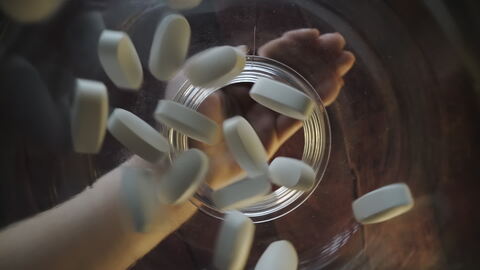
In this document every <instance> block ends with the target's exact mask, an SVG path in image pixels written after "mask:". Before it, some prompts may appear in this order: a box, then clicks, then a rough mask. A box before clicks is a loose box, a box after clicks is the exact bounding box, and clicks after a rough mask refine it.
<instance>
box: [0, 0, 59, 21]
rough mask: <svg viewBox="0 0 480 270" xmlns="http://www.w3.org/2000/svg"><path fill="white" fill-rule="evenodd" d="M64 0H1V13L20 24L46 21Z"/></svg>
mask: <svg viewBox="0 0 480 270" xmlns="http://www.w3.org/2000/svg"><path fill="white" fill-rule="evenodd" d="M64 1H65V0H2V1H0V6H1V7H2V10H3V12H5V14H7V15H8V16H9V17H11V18H12V19H14V20H16V21H17V22H21V23H34V22H39V21H42V20H45V19H47V18H48V17H50V16H51V15H52V14H53V13H55V12H56V11H57V10H58V9H59V8H60V6H61V5H62V4H63V2H64Z"/></svg>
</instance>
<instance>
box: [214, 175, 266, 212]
mask: <svg viewBox="0 0 480 270" xmlns="http://www.w3.org/2000/svg"><path fill="white" fill-rule="evenodd" d="M271 191H272V187H271V185H270V182H269V181H268V175H267V174H261V175H257V176H253V177H248V176H247V177H246V178H244V179H241V180H238V181H236V182H234V183H232V184H230V185H228V186H226V187H223V188H221V189H218V190H216V191H214V192H213V193H212V201H213V203H214V205H215V206H216V207H218V208H220V209H222V210H230V209H240V208H245V207H248V206H251V205H253V204H255V203H257V202H259V201H261V200H262V199H263V198H264V197H265V195H267V194H268V193H270V192H271Z"/></svg>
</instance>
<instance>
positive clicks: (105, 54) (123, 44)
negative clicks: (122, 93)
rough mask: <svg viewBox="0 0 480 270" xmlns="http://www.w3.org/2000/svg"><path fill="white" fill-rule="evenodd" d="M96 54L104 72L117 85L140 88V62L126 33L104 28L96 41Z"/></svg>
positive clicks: (141, 76)
mask: <svg viewBox="0 0 480 270" xmlns="http://www.w3.org/2000/svg"><path fill="white" fill-rule="evenodd" d="M98 55H99V58H100V63H101V64H102V67H103V69H104V71H105V73H106V74H107V75H108V77H109V78H110V80H112V82H113V83H114V84H115V85H116V86H117V87H119V88H124V89H132V90H138V89H139V88H140V86H141V85H142V82H143V69H142V64H141V63H140V59H139V58H138V54H137V50H136V49H135V46H134V45H133V43H132V41H131V40H130V37H129V36H128V35H127V34H126V33H124V32H119V31H111V30H104V31H103V32H102V34H101V35H100V40H99V42H98Z"/></svg>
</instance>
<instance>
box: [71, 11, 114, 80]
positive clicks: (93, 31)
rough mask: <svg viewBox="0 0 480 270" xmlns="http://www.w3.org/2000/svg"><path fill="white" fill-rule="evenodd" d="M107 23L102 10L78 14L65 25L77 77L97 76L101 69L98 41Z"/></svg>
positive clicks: (73, 67)
mask: <svg viewBox="0 0 480 270" xmlns="http://www.w3.org/2000/svg"><path fill="white" fill-rule="evenodd" d="M103 30H105V23H104V21H103V17H102V13H101V12H100V11H88V12H82V13H80V14H76V15H75V17H73V18H72V19H71V21H70V22H69V24H68V25H67V26H66V27H65V31H66V33H65V41H66V50H67V54H68V57H69V62H70V63H71V67H72V69H73V70H74V72H75V75H76V76H77V77H81V78H87V79H90V78H96V77H98V74H99V73H100V71H101V66H100V59H99V57H98V53H97V47H98V41H99V38H100V35H101V34H102V32H103Z"/></svg>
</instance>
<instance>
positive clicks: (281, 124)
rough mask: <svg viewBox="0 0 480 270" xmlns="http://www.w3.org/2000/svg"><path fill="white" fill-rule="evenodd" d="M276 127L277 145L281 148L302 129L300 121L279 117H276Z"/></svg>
mask: <svg viewBox="0 0 480 270" xmlns="http://www.w3.org/2000/svg"><path fill="white" fill-rule="evenodd" d="M276 127H277V138H278V144H279V145H280V146H281V145H282V144H283V143H285V142H286V141H287V140H288V139H290V137H292V136H293V135H294V134H295V133H296V132H297V131H298V130H299V129H300V128H301V127H302V121H300V120H297V119H293V118H290V117H287V116H284V115H279V116H278V117H277V124H276ZM277 150H278V149H277ZM275 151H276V150H275Z"/></svg>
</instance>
